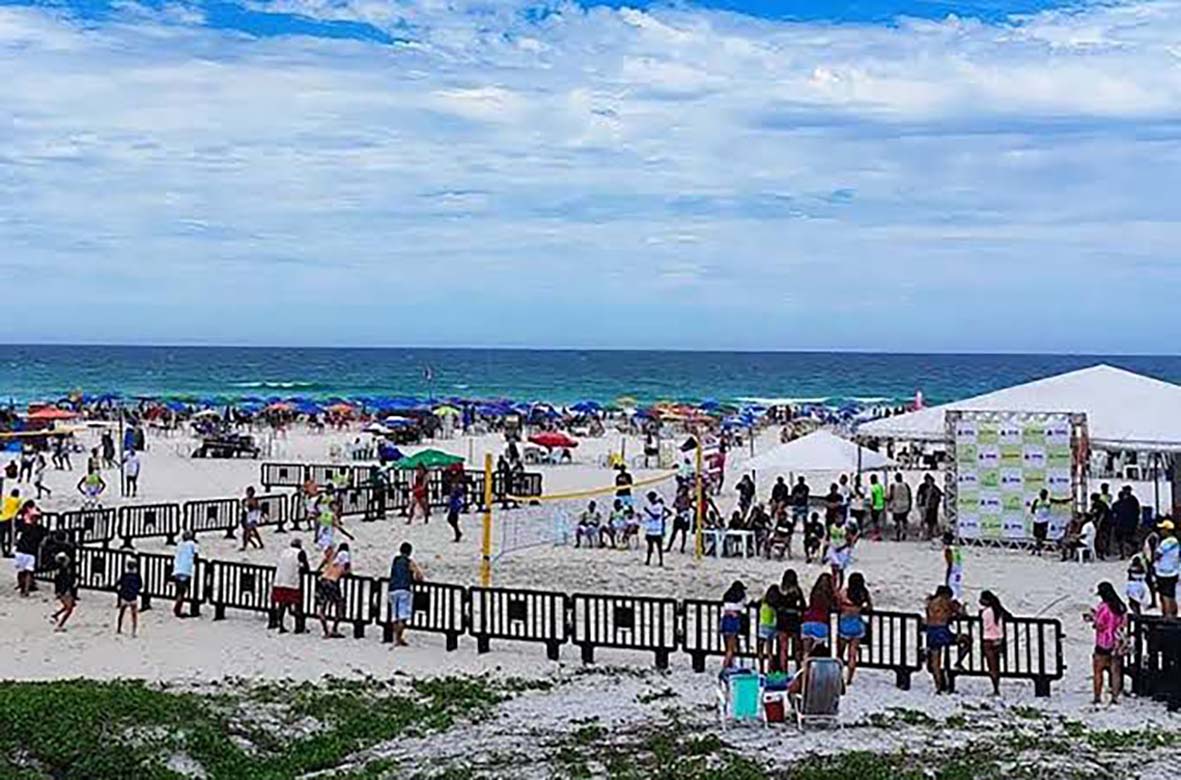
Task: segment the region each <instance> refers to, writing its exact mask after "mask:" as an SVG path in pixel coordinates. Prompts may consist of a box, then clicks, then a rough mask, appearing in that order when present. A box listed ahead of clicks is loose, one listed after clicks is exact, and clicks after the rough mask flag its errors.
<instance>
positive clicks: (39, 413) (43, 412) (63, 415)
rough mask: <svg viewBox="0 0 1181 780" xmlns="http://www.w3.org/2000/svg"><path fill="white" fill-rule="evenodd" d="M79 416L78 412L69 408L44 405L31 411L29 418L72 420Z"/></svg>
mask: <svg viewBox="0 0 1181 780" xmlns="http://www.w3.org/2000/svg"><path fill="white" fill-rule="evenodd" d="M77 416H78V413H77V412H71V411H69V410H68V409H58V408H57V407H56V406H42V407H41V408H40V409H36V410H34V411H32V412H29V415H28V419H30V420H72V419H74V418H75V417H77Z"/></svg>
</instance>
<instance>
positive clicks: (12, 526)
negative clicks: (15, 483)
mask: <svg viewBox="0 0 1181 780" xmlns="http://www.w3.org/2000/svg"><path fill="white" fill-rule="evenodd" d="M20 509H21V492H20V491H19V490H17V489H16V488H13V489H12V491H11V492H10V493H9V494H8V495H7V496H4V497H3V499H2V500H0V551H2V552H3V554H4V557H5V558H7V557H9V556H10V555H12V545H13V543H14V542H15V541H16V515H17V513H18V512H20Z"/></svg>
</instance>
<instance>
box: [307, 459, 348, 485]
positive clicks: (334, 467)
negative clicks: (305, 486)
mask: <svg viewBox="0 0 1181 780" xmlns="http://www.w3.org/2000/svg"><path fill="white" fill-rule="evenodd" d="M304 477H305V479H306V478H309V477H310V478H311V480H312V481H313V482H315V483H316V484H317V485H319V486H320V487H327V486H328V485H332V486H334V487H336V486H337V483H336V480H337V478H338V477H340V478H341V481H342V482H343V483H344V485H346V486H347V485H352V484H353V468H352V466H344V465H341V464H339V463H309V464H308V465H307V466H305V467H304ZM301 484H302V483H301Z"/></svg>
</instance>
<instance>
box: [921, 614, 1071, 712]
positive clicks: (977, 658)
mask: <svg viewBox="0 0 1181 780" xmlns="http://www.w3.org/2000/svg"><path fill="white" fill-rule="evenodd" d="M952 631H953V632H954V633H957V634H959V635H960V636H964V637H967V638H968V641H967V654H966V655H965V656H963V658H962V660H959V659H960V656H959V653H958V650H957V648H956V647H955V646H952V647H949V648H946V649H945V650H944V653H945V654H946V655H945V657H944V665H943V668H944V670H945V671H946V674H947V682H948V686H949V688H950V689H951V690H952V691H954V690H955V680H956V678H957V677H987V676H988V666H987V664H986V663H985V660H984V652H983V644H982V642H981V622H980V618H978V617H960V618H956V619H955V620H954V621H953V622H952ZM1004 632H1005V636H1004V642H1003V643H1002V646H1001V655H1000V676H1001V679H1010V680H1031V681H1032V682H1033V691H1034V695H1036V696H1049V695H1050V684H1051V683H1052V682H1054V681H1056V680H1061V679H1062V677H1063V675H1064V674H1065V673H1066V663H1065V661H1064V660H1063V658H1062V623H1061V621H1058V620H1052V619H1050V618H1038V617H1017V616H1014V617H1012V618H1010V619H1008V620H1006V621H1005V622H1004ZM953 654H954V655H955V658H954V659H953Z"/></svg>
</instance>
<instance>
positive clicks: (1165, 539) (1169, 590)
mask: <svg viewBox="0 0 1181 780" xmlns="http://www.w3.org/2000/svg"><path fill="white" fill-rule="evenodd" d="M1157 530H1158V531H1159V532H1160V542H1159V543H1158V544H1157V546H1156V552H1155V554H1154V556H1153V557H1154V564H1153V572H1154V574H1155V575H1156V592H1157V595H1158V596H1160V612H1161V614H1162V615H1164V616H1165V617H1166V618H1175V617H1177V577H1178V575H1179V574H1181V544H1179V543H1178V541H1177V535H1176V533H1174V532H1175V530H1176V529H1175V528H1174V527H1173V521H1172V520H1164V521H1162V522H1161V523H1160V525H1158V526H1157Z"/></svg>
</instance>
